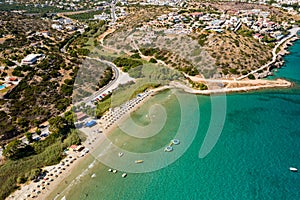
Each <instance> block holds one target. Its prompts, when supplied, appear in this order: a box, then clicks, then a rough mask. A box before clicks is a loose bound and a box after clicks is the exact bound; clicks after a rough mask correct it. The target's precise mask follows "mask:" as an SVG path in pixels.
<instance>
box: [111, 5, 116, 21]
mask: <svg viewBox="0 0 300 200" xmlns="http://www.w3.org/2000/svg"><path fill="white" fill-rule="evenodd" d="M116 3H117V0H113V1H112V2H111V18H112V23H113V24H114V23H115V22H116V21H117V17H116V12H115V6H116Z"/></svg>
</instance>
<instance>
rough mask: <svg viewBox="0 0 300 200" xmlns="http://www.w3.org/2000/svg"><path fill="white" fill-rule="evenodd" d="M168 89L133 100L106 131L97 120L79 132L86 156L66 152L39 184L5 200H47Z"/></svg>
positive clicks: (27, 184) (13, 194)
mask: <svg viewBox="0 0 300 200" xmlns="http://www.w3.org/2000/svg"><path fill="white" fill-rule="evenodd" d="M168 88H170V86H163V87H159V88H156V89H153V90H150V91H149V92H147V95H145V96H144V97H143V98H139V101H136V99H137V98H135V99H133V101H136V103H133V104H131V105H132V106H131V107H130V109H126V112H124V114H123V115H121V116H119V117H118V118H116V119H115V120H114V121H113V123H112V124H111V126H110V127H108V128H107V129H104V128H103V126H104V124H103V123H104V121H103V120H97V125H95V126H93V127H90V128H88V127H85V128H82V129H81V131H83V132H84V133H85V134H86V136H87V138H86V140H85V141H84V142H83V146H84V147H85V149H88V150H89V153H88V155H84V156H82V155H81V154H82V153H81V152H73V151H68V153H67V156H66V158H64V159H63V160H62V161H61V162H60V163H59V164H57V165H52V166H47V167H44V168H43V170H46V171H48V173H47V174H46V176H44V177H43V178H42V180H40V181H39V182H34V181H31V182H28V183H25V184H23V185H21V187H20V189H18V190H16V191H15V192H14V193H12V194H11V195H10V196H9V197H7V199H9V200H15V199H18V200H19V199H20V200H21V199H38V200H44V199H48V198H49V196H50V195H51V194H52V192H53V191H55V189H56V188H58V187H59V186H61V183H64V182H65V181H66V178H67V177H68V176H70V174H71V173H72V171H73V170H74V169H76V168H78V166H79V165H80V163H82V162H83V161H84V160H86V159H87V158H88V156H90V155H89V154H92V152H93V150H94V149H96V147H97V146H98V145H100V144H101V143H102V142H103V141H104V139H105V138H106V137H107V136H108V135H109V134H110V133H111V132H112V131H113V130H114V129H115V128H116V127H117V126H118V124H120V123H121V122H122V121H124V120H125V119H126V118H128V117H129V116H130V113H132V112H134V111H135V110H137V109H138V108H139V107H140V106H142V105H143V103H145V102H146V101H147V100H149V99H150V98H151V96H153V95H155V94H156V93H158V92H159V91H162V90H165V89H168ZM127 103H128V102H127ZM110 114H111V113H110V112H107V113H106V114H105V115H104V116H103V117H105V116H109V115H110ZM54 171H55V172H54Z"/></svg>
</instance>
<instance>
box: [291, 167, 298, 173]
mask: <svg viewBox="0 0 300 200" xmlns="http://www.w3.org/2000/svg"><path fill="white" fill-rule="evenodd" d="M290 171H291V172H297V171H298V169H297V168H296V167H290Z"/></svg>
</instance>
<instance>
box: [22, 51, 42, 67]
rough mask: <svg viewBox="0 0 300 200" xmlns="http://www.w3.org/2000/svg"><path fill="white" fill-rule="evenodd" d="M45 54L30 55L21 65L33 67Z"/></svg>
mask: <svg viewBox="0 0 300 200" xmlns="http://www.w3.org/2000/svg"><path fill="white" fill-rule="evenodd" d="M43 58H44V54H29V55H27V56H26V57H25V58H23V60H22V62H21V64H22V65H32V64H34V63H36V62H37V61H38V60H39V59H43Z"/></svg>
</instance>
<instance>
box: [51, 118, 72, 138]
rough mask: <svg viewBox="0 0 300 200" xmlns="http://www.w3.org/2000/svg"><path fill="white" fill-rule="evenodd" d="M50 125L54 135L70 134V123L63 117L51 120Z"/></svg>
mask: <svg viewBox="0 0 300 200" xmlns="http://www.w3.org/2000/svg"><path fill="white" fill-rule="evenodd" d="M49 125H50V127H49V130H50V131H51V132H53V133H61V134H63V135H65V134H67V132H68V123H67V121H66V119H65V118H63V117H61V116H57V117H52V118H51V119H49Z"/></svg>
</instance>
